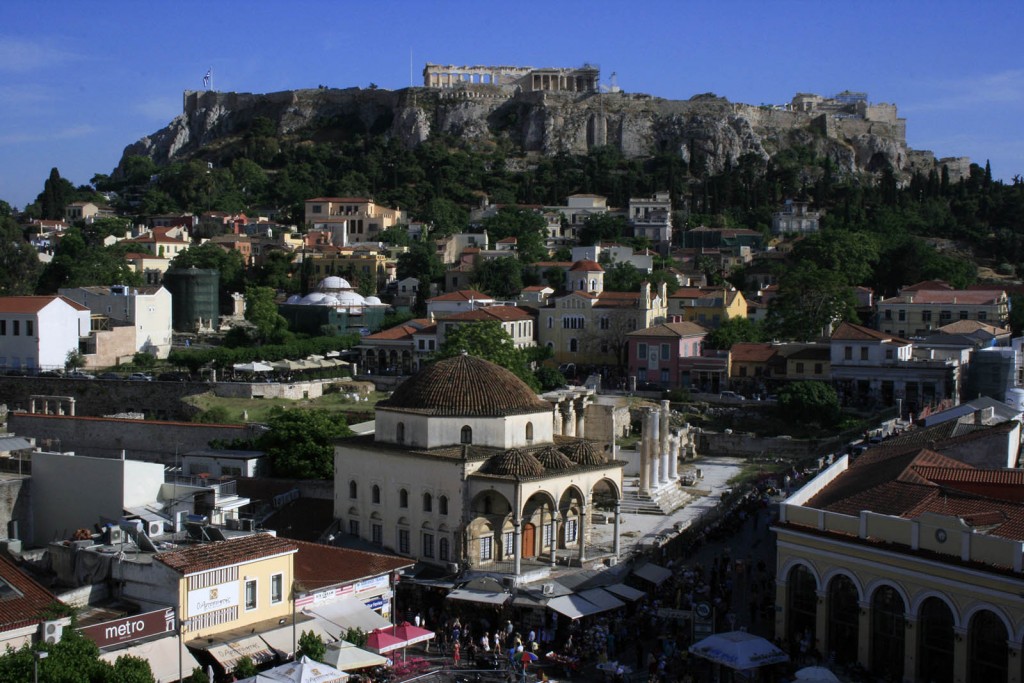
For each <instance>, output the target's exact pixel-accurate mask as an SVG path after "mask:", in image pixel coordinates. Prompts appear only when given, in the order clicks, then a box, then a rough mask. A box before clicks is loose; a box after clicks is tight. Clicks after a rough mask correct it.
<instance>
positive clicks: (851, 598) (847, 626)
mask: <svg viewBox="0 0 1024 683" xmlns="http://www.w3.org/2000/svg"><path fill="white" fill-rule="evenodd" d="M859 622H860V606H859V604H858V594H857V587H856V586H854V585H853V581H851V580H850V578H849V577H847V576H842V575H839V576H836V577H835V578H833V579H832V580H831V581H830V582H829V584H828V651H829V652H830V653H835V657H836V661H838V662H840V663H842V664H851V663H853V662H855V661H857V642H858V640H857V639H858V637H859V628H860V626H859Z"/></svg>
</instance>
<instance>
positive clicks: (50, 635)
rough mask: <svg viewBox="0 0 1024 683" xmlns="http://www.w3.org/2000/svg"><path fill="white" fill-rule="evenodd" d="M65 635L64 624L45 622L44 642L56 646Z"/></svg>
mask: <svg viewBox="0 0 1024 683" xmlns="http://www.w3.org/2000/svg"><path fill="white" fill-rule="evenodd" d="M62 635H64V624H63V623H62V622H60V621H44V622H43V641H44V642H46V643H49V644H51V645H54V644H56V643H59V642H60V638H61V636H62Z"/></svg>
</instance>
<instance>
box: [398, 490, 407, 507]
mask: <svg viewBox="0 0 1024 683" xmlns="http://www.w3.org/2000/svg"><path fill="white" fill-rule="evenodd" d="M398 507H400V508H407V507H409V492H408V491H406V490H405V489H398Z"/></svg>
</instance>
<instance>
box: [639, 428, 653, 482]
mask: <svg viewBox="0 0 1024 683" xmlns="http://www.w3.org/2000/svg"><path fill="white" fill-rule="evenodd" d="M650 422H651V416H650V413H648V412H647V411H646V410H645V411H644V412H643V414H642V415H641V417H640V443H639V446H640V492H641V493H647V492H648V491H650V489H651V466H650V450H651V425H650Z"/></svg>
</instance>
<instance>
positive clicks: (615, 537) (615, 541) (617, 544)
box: [612, 501, 622, 559]
mask: <svg viewBox="0 0 1024 683" xmlns="http://www.w3.org/2000/svg"><path fill="white" fill-rule="evenodd" d="M621 510H622V508H621V506H620V504H619V501H615V529H614V530H613V531H612V554H613V555H614V556H615V559H619V554H620V553H621V552H622V542H621V541H620V540H619V515H620V513H621Z"/></svg>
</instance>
